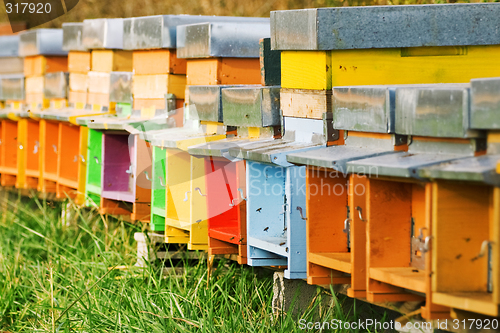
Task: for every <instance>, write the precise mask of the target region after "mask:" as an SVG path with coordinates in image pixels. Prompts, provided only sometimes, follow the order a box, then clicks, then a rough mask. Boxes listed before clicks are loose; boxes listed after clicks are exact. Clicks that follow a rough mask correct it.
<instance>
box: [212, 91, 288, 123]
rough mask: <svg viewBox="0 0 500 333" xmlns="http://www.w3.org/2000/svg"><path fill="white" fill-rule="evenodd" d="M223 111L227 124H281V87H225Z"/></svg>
mask: <svg viewBox="0 0 500 333" xmlns="http://www.w3.org/2000/svg"><path fill="white" fill-rule="evenodd" d="M222 113H223V115H224V117H223V119H224V125H226V126H243V127H267V126H276V125H280V123H281V121H280V87H276V86H275V87H262V86H249V87H235V88H224V89H222Z"/></svg>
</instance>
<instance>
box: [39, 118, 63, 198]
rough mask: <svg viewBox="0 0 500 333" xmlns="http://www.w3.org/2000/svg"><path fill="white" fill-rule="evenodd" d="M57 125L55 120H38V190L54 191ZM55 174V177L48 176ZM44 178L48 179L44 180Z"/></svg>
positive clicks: (57, 140) (57, 141)
mask: <svg viewBox="0 0 500 333" xmlns="http://www.w3.org/2000/svg"><path fill="white" fill-rule="evenodd" d="M58 137H59V125H58V124H57V123H55V122H51V121H47V120H44V119H41V120H40V148H39V166H40V176H39V182H38V191H40V192H45V193H47V192H54V193H55V190H56V188H55V183H52V182H51V181H56V180H57V160H58V157H57V152H58V149H57V148H58V143H59V139H58ZM50 175H55V177H50ZM46 178H47V179H48V180H47V181H46Z"/></svg>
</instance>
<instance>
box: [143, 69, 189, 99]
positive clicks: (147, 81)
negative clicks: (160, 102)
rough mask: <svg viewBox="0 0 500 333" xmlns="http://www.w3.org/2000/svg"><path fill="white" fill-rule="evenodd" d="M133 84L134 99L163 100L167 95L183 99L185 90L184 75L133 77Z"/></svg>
mask: <svg viewBox="0 0 500 333" xmlns="http://www.w3.org/2000/svg"><path fill="white" fill-rule="evenodd" d="M133 83H134V85H133V94H134V99H135V98H142V99H160V98H165V94H167V93H169V94H174V95H175V96H176V97H177V98H179V99H184V92H185V90H186V76H185V75H174V74H161V75H134V77H133Z"/></svg>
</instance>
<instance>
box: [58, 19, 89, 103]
mask: <svg viewBox="0 0 500 333" xmlns="http://www.w3.org/2000/svg"><path fill="white" fill-rule="evenodd" d="M62 28H63V49H64V50H65V51H68V71H69V93H68V102H69V106H70V107H71V108H75V109H83V108H85V106H86V105H87V91H88V72H89V71H90V69H91V64H92V57H91V53H90V51H89V50H87V48H86V47H85V46H84V45H83V42H82V36H83V23H63V25H62Z"/></svg>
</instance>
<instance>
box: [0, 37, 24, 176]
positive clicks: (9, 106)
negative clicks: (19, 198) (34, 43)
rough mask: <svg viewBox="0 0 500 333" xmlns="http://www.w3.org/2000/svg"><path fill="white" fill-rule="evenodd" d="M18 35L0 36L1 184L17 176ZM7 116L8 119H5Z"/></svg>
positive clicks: (21, 64)
mask: <svg viewBox="0 0 500 333" xmlns="http://www.w3.org/2000/svg"><path fill="white" fill-rule="evenodd" d="M18 50H19V36H18V35H10V36H0V103H1V106H2V110H1V111H0V121H1V125H0V175H1V184H2V186H14V185H15V184H16V176H17V142H16V140H17V121H16V120H17V117H16V116H15V115H14V112H17V111H20V110H21V107H22V105H23V101H24V74H23V72H24V61H23V58H21V57H18ZM9 118H10V119H9Z"/></svg>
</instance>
